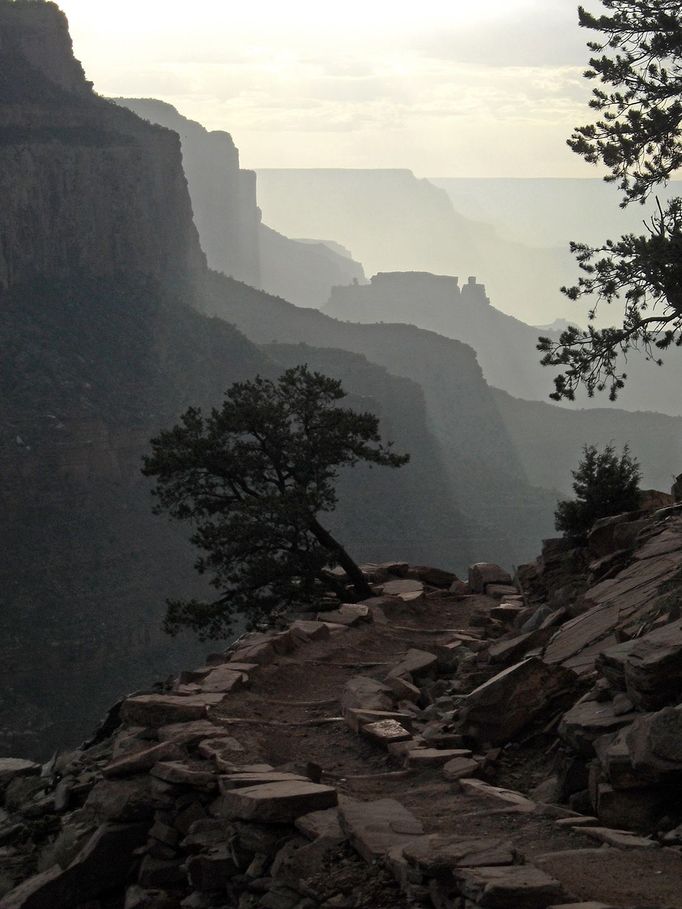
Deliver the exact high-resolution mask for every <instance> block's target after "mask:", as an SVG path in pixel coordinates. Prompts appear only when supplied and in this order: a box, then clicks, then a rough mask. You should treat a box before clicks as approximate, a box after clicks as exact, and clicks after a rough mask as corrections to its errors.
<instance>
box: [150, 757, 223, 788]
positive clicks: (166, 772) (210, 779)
mask: <svg viewBox="0 0 682 909" xmlns="http://www.w3.org/2000/svg"><path fill="white" fill-rule="evenodd" d="M207 767H210V765H207V764H200V765H199V766H194V765H192V764H184V763H183V762H182V761H160V762H159V763H158V764H156V765H155V766H154V767H152V769H151V771H150V773H151V775H152V776H154V777H156V778H157V779H159V780H163V781H164V783H172V784H173V785H175V786H191V787H192V788H193V789H208V790H210V789H215V788H216V787H217V785H218V777H217V775H216V772H215V771H214V770H213V769H212V768H211V769H206V768H207Z"/></svg>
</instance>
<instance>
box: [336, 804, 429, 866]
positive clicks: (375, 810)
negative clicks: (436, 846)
mask: <svg viewBox="0 0 682 909" xmlns="http://www.w3.org/2000/svg"><path fill="white" fill-rule="evenodd" d="M339 820H340V822H341V829H342V830H343V831H344V832H345V833H346V835H347V836H348V839H349V840H350V842H351V844H352V846H353V847H354V848H355V849H356V851H357V852H359V854H360V855H361V856H362V857H363V858H364V859H365V861H366V862H369V863H371V862H373V861H374V860H375V859H378V858H382V857H383V856H385V855H387V853H388V851H389V850H390V849H392V848H393V847H395V846H403V845H406V844H407V843H409V842H410V841H411V840H414V839H415V838H416V837H418V836H422V835H423V833H424V828H423V826H422V823H421V821H419V820H418V819H417V818H416V817H415V816H414V815H413V814H412V813H411V812H410V811H408V810H407V808H405V807H404V806H403V805H401V804H400V802H397V801H396V800H395V799H378V800H377V801H373V802H358V801H356V800H355V799H348V798H344V799H343V800H342V801H341V802H340V803H339Z"/></svg>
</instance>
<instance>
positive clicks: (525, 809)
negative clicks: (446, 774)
mask: <svg viewBox="0 0 682 909" xmlns="http://www.w3.org/2000/svg"><path fill="white" fill-rule="evenodd" d="M459 784H460V786H461V787H462V790H463V791H464V792H466V794H467V795H477V796H480V797H481V798H486V799H494V800H495V801H497V802H501V803H502V804H503V805H504V806H505V807H507V808H509V809H510V810H515V811H518V812H521V813H524V814H530V813H531V812H533V811H535V809H536V808H537V805H536V804H535V802H533V801H532V800H531V799H527V798H526V796H525V795H521V793H520V792H514V790H513V789H501V788H500V787H499V786H491V785H490V783H484V782H483V780H467V779H462V780H460V781H459Z"/></svg>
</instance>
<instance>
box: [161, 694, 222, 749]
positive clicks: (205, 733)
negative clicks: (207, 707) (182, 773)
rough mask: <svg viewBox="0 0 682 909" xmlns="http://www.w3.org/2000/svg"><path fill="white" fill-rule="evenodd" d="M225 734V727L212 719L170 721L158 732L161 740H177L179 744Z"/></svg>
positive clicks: (188, 743)
mask: <svg viewBox="0 0 682 909" xmlns="http://www.w3.org/2000/svg"><path fill="white" fill-rule="evenodd" d="M183 700H184V699H183ZM225 735H227V732H226V730H225V728H224V727H222V726H216V725H215V723H212V722H211V721H210V720H194V721H192V722H189V723H170V724H169V725H168V726H160V727H159V730H158V732H157V736H158V739H159V741H160V742H175V743H176V744H177V745H192V744H194V743H195V742H201V741H203V740H204V739H212V738H216V739H217V738H222V737H223V736H225Z"/></svg>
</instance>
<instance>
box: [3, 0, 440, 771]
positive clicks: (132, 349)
mask: <svg viewBox="0 0 682 909" xmlns="http://www.w3.org/2000/svg"><path fill="white" fill-rule="evenodd" d="M0 140H1V141H0V197H1V198H2V203H3V204H2V206H1V207H0V263H1V264H0V349H1V350H2V357H1V358H0V507H1V508H2V513H3V521H2V524H1V526H0V551H1V552H2V560H1V563H0V603H1V608H0V689H1V690H2V692H3V696H2V698H1V699H0V754H1V753H6V752H7V751H14V752H16V751H21V752H24V753H31V754H33V755H40V756H43V755H45V754H46V753H47V752H49V751H50V750H52V749H53V748H54V747H55V746H56V745H57V744H63V743H65V742H71V743H75V742H76V741H78V739H79V738H80V737H82V735H83V733H84V731H85V730H86V729H88V728H89V727H90V725H91V724H92V722H93V721H94V719H95V718H96V717H97V715H98V714H99V713H100V711H101V710H102V709H103V708H104V707H105V705H107V704H109V703H110V702H111V701H112V700H113V699H116V698H117V697H119V696H121V695H122V694H125V693H126V692H128V691H130V689H131V688H134V687H136V686H138V685H141V684H149V682H150V680H151V679H152V678H154V677H155V676H163V675H164V674H165V673H166V672H167V671H168V670H169V668H170V666H171V665H173V664H177V662H178V659H182V660H183V661H184V660H185V659H194V658H195V657H196V654H197V645H196V643H194V642H193V641H190V640H188V639H178V640H177V641H170V640H169V639H167V638H165V637H164V636H163V635H162V634H161V632H160V628H159V625H160V619H161V616H162V613H163V610H164V606H163V600H164V598H165V597H167V596H183V595H188V594H195V593H198V592H199V591H200V590H201V589H202V588H201V586H200V584H199V581H198V579H197V578H196V577H195V574H194V572H193V570H192V562H193V553H192V552H191V551H190V549H189V547H188V545H187V543H186V540H185V538H186V536H188V535H189V530H188V529H187V528H180V529H178V528H172V527H169V526H168V525H167V524H166V522H165V521H164V520H163V519H161V518H157V517H153V516H152V515H151V513H150V506H151V501H150V498H149V488H148V485H147V483H146V482H145V481H144V480H143V479H142V478H141V476H140V474H139V466H140V457H141V455H142V453H143V452H144V451H145V449H146V448H147V445H148V439H149V438H150V436H151V435H153V434H155V433H156V432H158V430H159V429H160V428H161V427H163V426H167V425H168V424H169V423H171V422H172V421H173V420H174V419H176V417H177V415H178V413H179V412H180V411H181V410H182V409H184V408H185V407H186V406H188V405H189V404H199V405H203V406H211V405H214V404H217V403H218V402H219V400H220V399H221V397H222V395H223V393H224V390H225V388H226V387H227V386H228V385H229V384H231V383H232V382H233V381H235V380H236V379H244V378H249V377H253V376H254V375H255V374H256V373H258V372H260V373H262V374H266V375H274V374H276V373H277V372H279V370H280V368H281V367H280V366H278V365H277V364H276V363H274V362H273V361H271V360H269V359H268V358H267V357H266V356H265V355H264V354H263V352H262V351H259V350H258V349H257V348H256V347H255V346H254V345H253V344H252V343H251V342H249V341H247V340H246V338H244V336H243V335H242V334H241V333H240V332H239V331H238V330H236V329H235V328H234V327H233V326H232V325H228V324H226V323H225V322H224V321H223V320H218V319H208V318H206V316H204V315H201V314H200V313H199V312H197V311H196V308H197V307H198V308H202V307H203V308H204V309H205V308H206V305H205V303H204V301H203V300H202V296H203V295H204V294H205V292H206V290H205V288H206V285H207V282H209V281H212V280H214V278H209V272H208V271H207V269H206V261H205V257H204V254H203V252H202V250H201V247H200V245H199V237H198V233H197V230H196V228H195V226H194V223H193V221H192V209H191V204H190V198H189V193H188V190H187V183H186V180H185V177H184V174H183V171H182V161H181V154H180V142H179V139H178V137H177V135H176V134H175V133H173V132H171V131H169V130H167V129H165V128H162V127H159V126H153V125H151V124H149V123H145V122H144V121H142V120H140V119H139V118H138V117H137V116H136V115H135V114H134V113H132V112H130V111H128V110H125V109H123V108H121V107H117V106H116V105H113V104H111V103H109V102H107V101H105V100H103V99H101V98H98V97H96V96H95V95H94V94H93V93H92V89H91V87H90V86H89V84H88V83H87V82H86V81H85V78H84V76H83V73H82V69H81V68H80V66H79V65H78V64H77V63H76V62H75V61H74V59H73V55H72V50H71V42H70V39H69V35H68V27H67V23H66V19H65V18H64V16H63V14H62V13H61V12H60V11H59V9H58V8H57V7H56V6H55V5H54V4H52V3H35V2H30V0H17V2H8V0H0ZM235 286H237V287H243V286H244V285H235ZM253 294H254V295H255V296H256V298H258V297H259V293H258V292H257V291H253ZM189 304H192V306H190V305H189ZM192 307H194V308H192ZM384 386H385V389H386V393H387V394H388V390H389V388H390V387H391V382H390V379H389V378H388V377H387V378H386V381H385V383H384ZM377 389H378V391H381V388H380V385H379V384H377ZM382 393H383V392H382ZM391 394H392V395H393V400H394V399H395V392H391ZM406 394H407V396H408V397H409V398H410V401H411V404H410V407H409V408H408V410H407V411H406V413H407V415H412V416H414V419H415V421H416V423H417V425H420V424H421V423H423V422H424V418H423V414H422V416H421V417H420V414H419V408H420V407H422V411H423V404H421V403H420V398H419V394H418V391H417V390H415V389H412V390H411V391H409V393H406ZM372 403H373V405H374V406H376V408H377V409H378V410H381V409H382V407H383V406H384V405H383V403H382V402H381V401H378V402H372ZM426 444H427V443H426V442H425V445H426ZM433 465H434V470H436V469H440V468H437V461H436V459H435V456H434V459H433ZM378 476H379V472H378V471H377V472H374V473H373V474H372V480H371V483H372V484H373V483H374V481H375V478H376V477H378ZM382 482H383V481H382ZM434 482H435V483H436V484H437V483H438V480H437V478H434ZM400 483H401V481H400V477H399V474H398V473H396V475H395V476H394V484H395V485H394V486H393V487H392V490H393V502H395V509H396V511H397V510H398V508H399V507H401V508H402V509H403V510H404V511H405V517H404V524H403V526H404V527H407V526H408V525H409V523H410V521H411V520H413V521H414V522H415V523H416V524H419V525H420V526H421V525H422V524H423V523H424V521H425V508H426V507H428V506H427V505H426V504H425V503H424V502H423V501H420V502H419V503H418V507H417V504H416V503H415V497H414V495H411V494H409V495H406V496H402V495H401V485H400ZM440 484H441V486H443V487H445V486H446V485H447V479H446V478H445V476H444V474H442V473H441V479H440ZM372 488H374V487H373V486H372ZM381 488H382V489H383V488H384V487H381ZM368 489H369V487H368V485H367V484H364V485H363V488H362V489H361V490H357V491H356V490H355V488H354V487H353V486H351V488H350V489H349V493H348V496H347V500H348V508H349V513H348V516H347V517H346V518H345V519H344V520H345V521H346V524H345V526H346V527H347V528H348V533H349V537H350V540H351V544H352V541H353V540H354V539H356V538H360V537H361V536H362V533H361V530H362V527H363V523H364V514H363V508H362V497H364V498H368V497H369V498H371V497H372V496H374V500H375V501H376V500H377V498H378V496H377V494H376V493H370V492H368ZM384 498H385V497H384ZM446 500H447V496H446V495H445V496H443V503H442V505H439V508H442V511H443V512H445V511H446V510H447V509H448V507H450V506H448V505H447V501H446ZM415 509H416V510H415ZM390 510H391V503H384V508H383V511H382V514H383V532H384V534H385V535H386V537H387V538H388V539H395V528H394V525H393V522H392V520H391V519H390V517H389V512H390ZM451 518H452V520H454V521H455V522H456V520H457V517H456V515H451ZM377 529H379V528H377ZM358 555H361V553H358Z"/></svg>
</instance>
